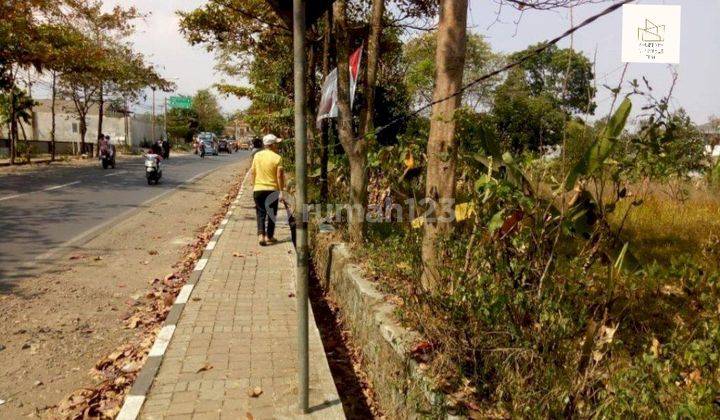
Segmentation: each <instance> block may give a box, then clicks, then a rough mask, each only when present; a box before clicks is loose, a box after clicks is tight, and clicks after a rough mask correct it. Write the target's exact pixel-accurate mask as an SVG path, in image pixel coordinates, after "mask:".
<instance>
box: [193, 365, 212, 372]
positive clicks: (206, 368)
mask: <svg viewBox="0 0 720 420" xmlns="http://www.w3.org/2000/svg"><path fill="white" fill-rule="evenodd" d="M212 368H213V366H212V365H211V364H208V363H205V364H204V365H203V367H201V368H200V369H198V370H197V372H195V373H200V372H205V371H207V370H210V369H212Z"/></svg>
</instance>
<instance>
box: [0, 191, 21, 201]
mask: <svg viewBox="0 0 720 420" xmlns="http://www.w3.org/2000/svg"><path fill="white" fill-rule="evenodd" d="M25 194H28V193H24V194H13V195H6V196H5V197H0V201H5V200H10V199H12V198H18V197H22V196H23V195H25Z"/></svg>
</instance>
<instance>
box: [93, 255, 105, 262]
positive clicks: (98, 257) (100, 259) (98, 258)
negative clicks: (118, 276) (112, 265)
mask: <svg viewBox="0 0 720 420" xmlns="http://www.w3.org/2000/svg"><path fill="white" fill-rule="evenodd" d="M102 259H103V257H101V256H99V255H98V256H96V257H95V258H93V260H95V261H102Z"/></svg>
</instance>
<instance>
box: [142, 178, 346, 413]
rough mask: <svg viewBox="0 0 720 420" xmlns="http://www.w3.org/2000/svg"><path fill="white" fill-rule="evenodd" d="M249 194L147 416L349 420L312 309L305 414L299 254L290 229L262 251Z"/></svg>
mask: <svg viewBox="0 0 720 420" xmlns="http://www.w3.org/2000/svg"><path fill="white" fill-rule="evenodd" d="M251 191H252V190H251V188H249V186H248V185H246V186H245V189H244V193H243V194H242V196H241V197H240V200H239V204H238V205H237V207H236V208H235V209H234V210H233V214H232V216H231V217H230V219H229V221H228V223H227V224H226V225H225V226H224V232H223V234H222V236H221V237H220V240H219V241H218V242H217V245H215V249H214V251H213V253H212V255H211V257H210V259H209V261H208V263H207V266H206V267H205V270H204V271H203V273H202V275H201V277H200V279H199V281H198V283H197V285H196V286H195V288H194V290H193V292H192V296H191V297H190V299H189V301H188V303H187V304H186V306H185V309H184V311H183V313H182V315H181V317H180V320H179V321H178V324H177V328H176V330H175V333H174V335H173V337H172V341H171V342H170V345H169V347H168V349H167V351H166V353H165V356H164V358H163V361H162V365H161V367H160V370H159V372H158V374H157V377H156V378H155V380H154V382H153V385H152V387H151V389H150V392H149V394H148V397H147V400H146V402H145V404H144V405H143V408H142V411H141V413H140V418H143V419H161V418H163V419H164V418H168V419H169V418H192V419H196V418H202V419H206V418H207V419H215V418H223V419H225V418H228V419H247V418H255V419H270V418H297V417H308V418H322V419H342V418H344V414H343V410H342V405H341V403H340V399H339V398H338V395H337V390H336V388H335V384H334V383H333V381H332V377H331V375H330V369H329V368H328V364H327V360H326V358H325V353H324V350H323V347H322V343H321V341H320V335H319V333H318V330H317V327H316V326H315V320H314V319H313V318H312V311H310V315H311V318H310V369H311V370H310V407H311V413H310V414H308V415H306V416H299V415H298V411H297V408H296V407H297V405H296V404H297V399H298V390H297V368H296V366H297V339H296V301H295V298H294V294H292V295H291V293H293V292H294V290H295V279H294V258H295V256H294V253H293V251H292V244H291V243H290V240H289V238H290V235H289V231H288V229H287V225H286V224H280V225H279V226H278V228H279V229H278V232H277V235H276V236H277V237H278V239H280V241H281V242H280V243H279V244H276V245H273V246H268V247H260V246H258V245H257V242H256V238H257V237H256V235H255V229H256V228H255V211H254V207H253V202H252V192H251ZM234 254H235V255H234ZM236 255H237V256H236ZM291 296H292V297H291ZM255 387H260V389H262V394H261V395H260V396H258V397H255V398H254V397H251V396H250V395H249V391H250V390H251V389H253V388H255ZM248 413H249V414H250V415H252V417H250V416H249V415H248Z"/></svg>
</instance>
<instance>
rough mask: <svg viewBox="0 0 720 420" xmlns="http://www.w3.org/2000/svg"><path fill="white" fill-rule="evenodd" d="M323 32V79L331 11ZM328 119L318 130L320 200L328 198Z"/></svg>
mask: <svg viewBox="0 0 720 420" xmlns="http://www.w3.org/2000/svg"><path fill="white" fill-rule="evenodd" d="M324 23H325V25H324V26H325V34H324V36H323V61H322V75H323V80H325V78H327V75H328V73H330V55H331V52H330V48H331V44H330V38H331V37H332V11H331V10H328V11H327V12H325V22H324ZM329 149H330V119H329V118H323V120H322V126H321V132H320V201H321V202H323V203H326V202H327V200H328V161H329V160H330V150H329Z"/></svg>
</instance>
